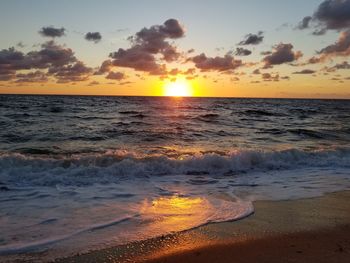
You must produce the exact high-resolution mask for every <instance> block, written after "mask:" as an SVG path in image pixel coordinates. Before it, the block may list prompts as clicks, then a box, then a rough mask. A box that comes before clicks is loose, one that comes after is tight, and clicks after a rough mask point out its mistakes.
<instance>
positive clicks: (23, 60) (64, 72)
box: [0, 41, 91, 82]
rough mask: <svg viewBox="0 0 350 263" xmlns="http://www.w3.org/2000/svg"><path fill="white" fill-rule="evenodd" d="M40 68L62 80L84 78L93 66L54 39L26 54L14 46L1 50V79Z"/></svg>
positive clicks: (20, 76) (11, 77) (22, 76)
mask: <svg viewBox="0 0 350 263" xmlns="http://www.w3.org/2000/svg"><path fill="white" fill-rule="evenodd" d="M38 69H39V70H47V75H48V76H54V77H56V78H57V80H59V81H60V82H68V81H70V80H72V81H78V80H84V79H86V77H87V76H88V75H89V74H90V73H91V68H88V67H86V66H85V65H84V64H83V63H82V62H80V61H79V60H78V59H77V58H76V57H75V56H74V52H73V51H72V50H71V49H70V48H66V47H64V46H61V45H57V44H56V43H55V42H54V41H48V42H46V43H44V44H42V45H41V48H40V49H39V50H35V51H30V52H28V53H26V54H25V53H23V52H21V51H18V50H15V49H14V48H9V49H3V50H1V51H0V80H10V79H14V78H15V77H16V74H17V71H21V70H38ZM20 74H21V73H19V74H18V76H19V78H23V79H24V78H25V76H24V75H20ZM28 74H30V73H28ZM29 76H30V75H28V76H27V77H29ZM32 76H33V77H35V76H34V75H32ZM36 76H38V73H36Z"/></svg>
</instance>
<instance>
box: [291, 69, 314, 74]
mask: <svg viewBox="0 0 350 263" xmlns="http://www.w3.org/2000/svg"><path fill="white" fill-rule="evenodd" d="M314 73H316V71H315V70H312V69H303V70H301V71H295V72H293V73H292V74H305V75H307V74H314Z"/></svg>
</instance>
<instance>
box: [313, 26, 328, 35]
mask: <svg viewBox="0 0 350 263" xmlns="http://www.w3.org/2000/svg"><path fill="white" fill-rule="evenodd" d="M326 33H327V29H326V28H320V29H315V30H314V31H313V32H312V34H313V35H314V36H322V35H324V34H326Z"/></svg>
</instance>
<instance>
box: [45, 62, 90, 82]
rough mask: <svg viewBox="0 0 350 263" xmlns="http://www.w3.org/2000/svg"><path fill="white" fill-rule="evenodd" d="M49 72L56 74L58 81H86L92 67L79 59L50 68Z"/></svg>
mask: <svg viewBox="0 0 350 263" xmlns="http://www.w3.org/2000/svg"><path fill="white" fill-rule="evenodd" d="M48 74H50V75H53V76H55V77H56V79H57V83H67V82H73V81H84V80H87V79H88V78H89V76H90V75H91V74H92V68H89V67H87V66H85V64H84V63H83V62H81V61H77V62H75V63H74V64H69V65H64V66H60V67H53V68H49V70H48Z"/></svg>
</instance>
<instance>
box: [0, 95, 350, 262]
mask: <svg viewBox="0 0 350 263" xmlns="http://www.w3.org/2000/svg"><path fill="white" fill-rule="evenodd" d="M349 142H350V101H345V100H286V99H216V98H155V97H84V96H72V97H70V96H15V95H2V96H0V233H1V235H0V257H12V256H13V255H14V254H15V255H18V254H20V253H25V252H38V251H39V252H42V251H46V252H47V253H46V254H45V255H47V259H52V258H55V257H57V256H58V255H59V256H62V255H70V254H73V253H76V252H77V251H83V250H84V249H85V250H87V249H96V248H101V247H106V246H111V245H116V244H122V243H127V242H130V241H134V240H140V239H146V238H149V237H153V236H158V235H162V234H166V233H171V232H176V231H181V230H185V229H189V228H193V227H196V226H199V225H202V224H205V223H208V222H220V221H226V220H233V219H240V218H243V217H245V216H247V215H249V214H250V213H252V212H253V209H254V208H253V205H252V201H254V200H262V199H268V200H281V199H297V198H302V197H309V196H319V195H322V194H323V193H326V192H332V191H337V190H344V189H349V186H350V148H349V146H350V144H349ZM0 259H1V258H0Z"/></svg>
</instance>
